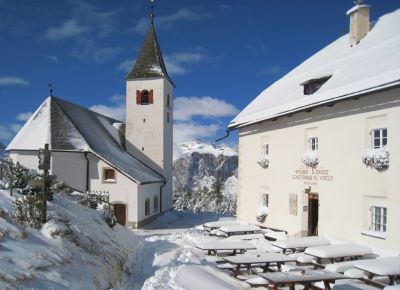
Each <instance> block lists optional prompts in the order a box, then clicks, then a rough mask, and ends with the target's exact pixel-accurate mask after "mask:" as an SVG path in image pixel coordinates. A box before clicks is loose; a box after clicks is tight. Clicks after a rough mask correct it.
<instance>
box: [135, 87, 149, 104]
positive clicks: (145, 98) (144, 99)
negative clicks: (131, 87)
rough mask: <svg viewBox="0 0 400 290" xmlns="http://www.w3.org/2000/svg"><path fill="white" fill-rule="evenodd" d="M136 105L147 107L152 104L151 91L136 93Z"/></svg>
mask: <svg viewBox="0 0 400 290" xmlns="http://www.w3.org/2000/svg"><path fill="white" fill-rule="evenodd" d="M136 104H138V105H149V104H153V90H142V91H139V90H137V91H136Z"/></svg>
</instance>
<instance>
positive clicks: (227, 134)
mask: <svg viewBox="0 0 400 290" xmlns="http://www.w3.org/2000/svg"><path fill="white" fill-rule="evenodd" d="M230 132H231V130H226V134H225V136H223V137H221V138H219V139H217V140H215V143H217V142H219V141H221V140H224V139H225V138H228V137H229V133H230Z"/></svg>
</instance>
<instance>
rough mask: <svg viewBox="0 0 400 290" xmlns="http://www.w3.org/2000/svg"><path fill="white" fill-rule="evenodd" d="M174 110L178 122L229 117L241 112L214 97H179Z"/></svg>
mask: <svg viewBox="0 0 400 290" xmlns="http://www.w3.org/2000/svg"><path fill="white" fill-rule="evenodd" d="M174 108H175V109H174V119H175V120H178V121H187V120H190V119H191V118H192V117H194V116H201V117H211V118H218V117H229V116H234V115H236V114H237V113H238V112H239V111H238V109H236V108H235V106H234V105H232V104H229V103H227V102H225V101H223V100H220V99H216V98H212V97H200V98H199V97H178V98H176V99H175V101H174Z"/></svg>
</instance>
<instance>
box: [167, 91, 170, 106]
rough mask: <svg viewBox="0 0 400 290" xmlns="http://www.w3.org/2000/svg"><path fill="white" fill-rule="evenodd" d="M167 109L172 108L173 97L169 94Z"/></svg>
mask: <svg viewBox="0 0 400 290" xmlns="http://www.w3.org/2000/svg"><path fill="white" fill-rule="evenodd" d="M167 108H171V97H170V95H169V94H168V95H167Z"/></svg>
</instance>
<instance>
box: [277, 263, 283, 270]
mask: <svg viewBox="0 0 400 290" xmlns="http://www.w3.org/2000/svg"><path fill="white" fill-rule="evenodd" d="M276 265H277V266H278V272H282V264H281V263H280V262H278V263H276Z"/></svg>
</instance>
